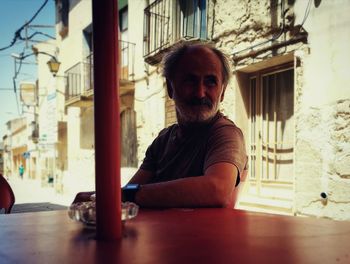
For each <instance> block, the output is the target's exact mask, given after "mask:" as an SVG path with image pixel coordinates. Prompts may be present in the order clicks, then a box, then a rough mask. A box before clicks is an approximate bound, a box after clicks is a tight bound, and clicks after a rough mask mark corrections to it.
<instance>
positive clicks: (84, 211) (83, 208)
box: [68, 200, 139, 226]
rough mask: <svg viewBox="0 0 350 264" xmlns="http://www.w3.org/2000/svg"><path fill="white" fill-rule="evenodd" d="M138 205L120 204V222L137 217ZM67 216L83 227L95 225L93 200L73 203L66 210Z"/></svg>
mask: <svg viewBox="0 0 350 264" xmlns="http://www.w3.org/2000/svg"><path fill="white" fill-rule="evenodd" d="M138 210H139V207H138V205H136V204H134V203H131V202H125V203H122V212H121V217H122V221H126V220H129V219H132V218H134V217H135V216H137V213H138ZM68 216H69V218H71V219H72V220H75V221H79V222H82V223H84V224H85V225H89V226H94V225H96V203H95V201H94V200H92V201H88V202H80V203H74V204H72V205H71V206H70V207H69V208H68Z"/></svg>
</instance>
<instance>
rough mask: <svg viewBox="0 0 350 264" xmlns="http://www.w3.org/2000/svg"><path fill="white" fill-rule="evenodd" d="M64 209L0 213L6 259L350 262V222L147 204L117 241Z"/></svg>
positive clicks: (2, 258)
mask: <svg viewBox="0 0 350 264" xmlns="http://www.w3.org/2000/svg"><path fill="white" fill-rule="evenodd" d="M94 235H95V231H94V230H93V229H87V228H84V227H83V225H82V224H80V223H77V222H74V221H72V220H70V219H69V218H68V216H67V212H65V211H52V212H39V213H24V214H13V215H1V216H0V263H2V264H4V263H26V264H27V263H152V264H153V263H154V264H158V263H176V264H182V263H282V264H287V263H298V264H299V263H317V264H320V263H322V264H323V263H325V264H326V263H327V264H328V263H350V222H339V221H331V220H325V219H311V218H299V217H290V216H276V215H267V214H258V213H249V212H244V211H239V210H230V209H195V210H182V209H170V210H159V211H151V210H141V211H140V212H139V215H138V216H137V217H136V218H135V219H132V220H129V221H128V222H127V223H126V225H125V227H124V237H123V238H122V239H121V240H120V241H116V242H103V241H96V240H95V238H94Z"/></svg>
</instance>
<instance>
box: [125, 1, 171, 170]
mask: <svg viewBox="0 0 350 264" xmlns="http://www.w3.org/2000/svg"><path fill="white" fill-rule="evenodd" d="M146 2H147V1H129V2H128V10H129V29H128V36H129V41H130V42H133V43H136V46H135V93H134V96H135V104H134V106H135V111H136V124H137V142H138V150H137V160H138V162H139V164H140V163H141V162H142V161H143V159H144V154H145V152H146V149H147V147H148V146H149V145H150V144H151V143H152V141H153V140H154V138H155V137H156V136H157V135H158V133H159V131H160V130H161V129H163V128H164V125H165V95H166V94H165V93H166V90H165V87H164V84H163V77H162V76H161V73H160V70H159V68H157V67H152V66H148V65H147V64H146V63H144V58H143V16H144V13H143V12H144V8H145V7H146Z"/></svg>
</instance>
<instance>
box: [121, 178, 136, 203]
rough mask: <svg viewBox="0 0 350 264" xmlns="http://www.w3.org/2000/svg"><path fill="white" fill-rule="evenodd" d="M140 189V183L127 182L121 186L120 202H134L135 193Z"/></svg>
mask: <svg viewBox="0 0 350 264" xmlns="http://www.w3.org/2000/svg"><path fill="white" fill-rule="evenodd" d="M138 190H140V184H136V183H129V184H127V185H125V186H124V187H123V188H122V202H134V201H135V196H136V193H137V192H138Z"/></svg>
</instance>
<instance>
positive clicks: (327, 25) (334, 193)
mask: <svg viewBox="0 0 350 264" xmlns="http://www.w3.org/2000/svg"><path fill="white" fill-rule="evenodd" d="M295 10H296V12H302V6H301V4H299V5H298V4H297V5H296V6H295ZM349 12H350V3H349V2H348V1H339V2H338V1H337V2H329V1H328V2H327V1H322V2H321V4H320V5H319V6H318V7H317V8H316V7H312V9H311V10H310V14H309V17H308V19H307V21H306V23H305V25H304V26H305V29H306V30H307V31H308V32H309V37H308V41H309V49H308V50H306V52H301V53H300V54H298V56H299V58H300V60H301V61H302V69H303V70H302V73H301V74H300V76H299V78H298V79H299V83H297V89H298V93H297V106H296V108H297V110H298V111H297V112H296V118H297V119H296V120H297V123H296V146H295V169H296V173H295V182H296V185H295V207H296V213H297V214H305V215H314V216H319V217H329V218H334V219H347V220H349V219H350V126H349V125H350V88H349V83H350V75H349V74H348V69H349V67H350V51H349V49H348V47H347V46H348V43H349V41H350V30H349V28H348V25H349V23H350V19H349V17H348V15H347V14H348V13H349ZM301 86H302V87H301ZM322 192H324V193H327V198H326V199H322V197H321V196H320V194H321V193H322Z"/></svg>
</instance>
